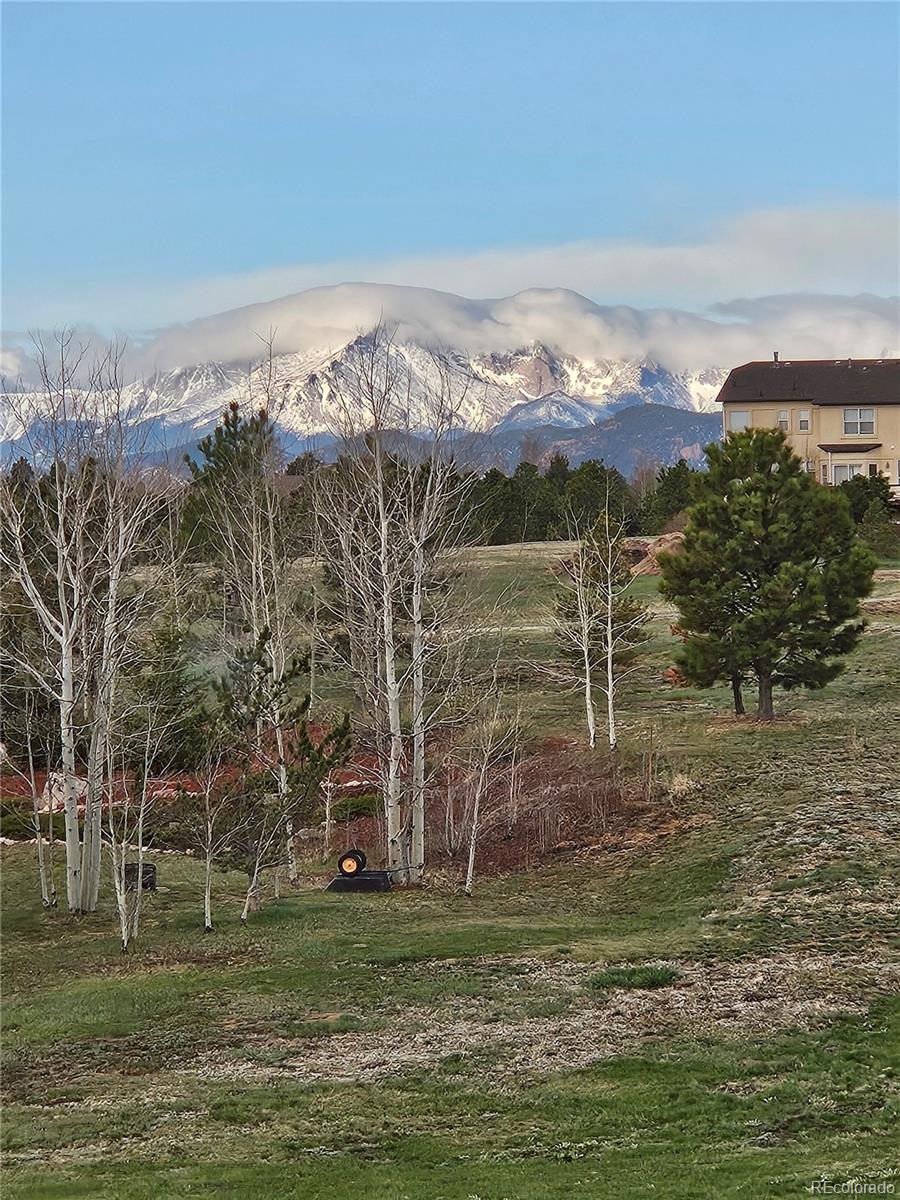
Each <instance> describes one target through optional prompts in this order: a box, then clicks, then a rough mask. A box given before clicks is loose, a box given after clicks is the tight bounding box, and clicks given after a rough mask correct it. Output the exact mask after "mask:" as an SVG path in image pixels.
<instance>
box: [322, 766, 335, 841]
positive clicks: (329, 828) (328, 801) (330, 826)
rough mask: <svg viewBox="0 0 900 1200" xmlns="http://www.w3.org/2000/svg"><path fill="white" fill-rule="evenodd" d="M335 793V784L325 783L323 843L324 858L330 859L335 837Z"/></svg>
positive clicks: (327, 781)
mask: <svg viewBox="0 0 900 1200" xmlns="http://www.w3.org/2000/svg"><path fill="white" fill-rule="evenodd" d="M333 792H334V784H333V783H332V782H331V780H330V779H329V780H326V782H325V838H324V841H323V843H322V857H323V858H324V859H328V858H330V857H331V842H332V839H333V837H334V817H333V810H332V794H333Z"/></svg>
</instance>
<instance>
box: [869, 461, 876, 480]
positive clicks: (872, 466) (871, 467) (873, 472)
mask: <svg viewBox="0 0 900 1200" xmlns="http://www.w3.org/2000/svg"><path fill="white" fill-rule="evenodd" d="M877 474H878V463H869V478H870V479H874V478H875V476H876V475H877Z"/></svg>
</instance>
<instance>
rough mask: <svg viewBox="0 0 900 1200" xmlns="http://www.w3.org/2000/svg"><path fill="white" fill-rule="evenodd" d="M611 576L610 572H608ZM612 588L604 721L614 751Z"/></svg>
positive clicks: (609, 596)
mask: <svg viewBox="0 0 900 1200" xmlns="http://www.w3.org/2000/svg"><path fill="white" fill-rule="evenodd" d="M610 574H611V572H610ZM614 599H615V596H614V594H613V591H612V587H610V588H609V590H608V592H607V605H606V720H607V725H608V727H609V748H610V750H613V751H614V750H615V749H616V674H615V653H616V644H615V630H614V628H613V602H614Z"/></svg>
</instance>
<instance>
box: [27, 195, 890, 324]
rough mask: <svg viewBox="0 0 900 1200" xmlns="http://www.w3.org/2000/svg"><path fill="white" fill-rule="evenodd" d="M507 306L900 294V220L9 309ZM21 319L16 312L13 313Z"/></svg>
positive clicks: (702, 303) (877, 211)
mask: <svg viewBox="0 0 900 1200" xmlns="http://www.w3.org/2000/svg"><path fill="white" fill-rule="evenodd" d="M348 279H350V280H353V279H365V280H368V281H370V282H373V283H393V284H401V285H413V286H419V287H427V288H438V289H441V290H444V291H449V292H456V293H459V294H460V295H467V296H504V295H510V294H512V293H515V292H519V291H522V290H523V289H527V288H571V289H573V290H575V291H577V292H581V293H583V294H584V295H587V296H590V297H592V298H593V299H595V300H598V301H600V302H601V303H612V304H634V305H639V306H644V305H656V306H659V305H666V306H674V307H679V308H687V309H697V308H704V307H706V306H707V305H709V304H712V303H713V302H715V301H717V300H721V299H722V298H724V297H729V296H758V295H771V294H774V293H786V292H826V293H844V294H847V293H858V292H874V293H880V294H882V295H884V294H888V295H893V294H895V293H897V292H898V291H900V224H898V214H897V211H896V209H894V208H893V207H890V206H886V205H855V206H848V207H844V208H838V209H814V210H804V209H783V210H771V211H763V212H753V213H746V214H744V215H742V216H739V217H736V218H734V219H732V220H730V221H729V222H727V223H725V224H723V225H721V226H720V227H719V228H716V229H713V230H710V231H709V232H708V233H707V234H706V235H705V236H704V237H700V238H696V239H694V240H682V241H673V242H670V243H667V244H653V243H648V242H637V241H633V242H614V241H608V240H602V239H601V240H595V241H588V242H575V243H567V244H561V245H553V246H542V247H540V246H539V247H530V248H528V247H525V248H520V249H515V248H513V249H502V250H490V251H483V252H480V253H473V254H458V255H441V254H434V255H427V256H421V257H408V258H399V259H395V260H392V261H376V260H346V261H335V262H331V263H322V264H304V263H299V264H296V265H293V266H286V267H277V268H272V269H266V270H260V271H253V272H249V273H245V274H237V275H221V276H215V277H207V278H198V279H190V280H186V281H176V280H166V281H162V282H160V281H140V282H135V281H129V282H127V283H126V282H123V283H121V284H119V285H91V284H90V282H89V281H85V282H84V284H83V286H80V287H79V288H78V289H77V290H76V291H73V292H71V293H66V292H65V290H58V291H56V292H55V293H54V295H52V296H47V295H31V296H28V295H25V296H20V297H18V298H16V299H13V298H9V297H8V298H7V305H6V307H7V314H8V316H10V317H11V318H12V319H14V320H15V321H16V323H17V324H19V325H20V326H21V325H29V326H34V325H43V326H48V325H59V324H65V323H72V322H81V321H91V322H93V323H96V324H99V325H101V326H104V327H106V328H113V327H116V328H127V329H132V330H135V329H147V328H148V327H152V326H156V327H159V326H162V325H168V324H171V323H172V322H175V321H185V320H191V319H192V318H194V317H197V316H198V315H200V314H203V313H210V312H222V311H223V310H227V309H231V308H236V307H238V306H241V305H248V304H254V303H257V302H260V301H265V300H269V299H271V297H273V296H283V295H286V294H288V293H292V292H298V291H304V290H306V289H308V288H312V287H319V286H322V285H329V284H336V283H340V282H342V281H345V280H348ZM10 310H12V311H10Z"/></svg>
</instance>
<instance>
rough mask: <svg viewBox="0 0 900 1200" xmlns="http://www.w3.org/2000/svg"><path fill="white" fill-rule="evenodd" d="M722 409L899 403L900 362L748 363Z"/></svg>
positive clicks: (737, 372)
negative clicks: (734, 406)
mask: <svg viewBox="0 0 900 1200" xmlns="http://www.w3.org/2000/svg"><path fill="white" fill-rule="evenodd" d="M718 400H719V402H720V403H721V404H725V403H729V404H736V403H739V402H741V401H744V402H746V403H751V402H754V401H759V400H774V401H778V400H783V401H794V402H797V401H800V400H806V401H808V402H809V403H810V404H858V405H869V406H871V405H874V404H900V358H843V359H831V358H823V359H802V360H799V361H788V362H749V363H744V365H743V366H742V367H735V368H734V369H733V370H732V371H731V372H729V375H728V378H727V379H726V380H725V382H724V384H723V385H722V390H721V391H720V392H719V395H718Z"/></svg>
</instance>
